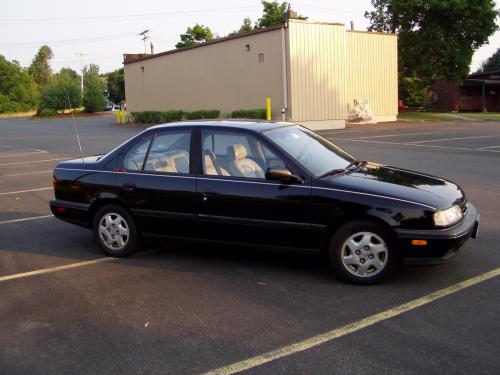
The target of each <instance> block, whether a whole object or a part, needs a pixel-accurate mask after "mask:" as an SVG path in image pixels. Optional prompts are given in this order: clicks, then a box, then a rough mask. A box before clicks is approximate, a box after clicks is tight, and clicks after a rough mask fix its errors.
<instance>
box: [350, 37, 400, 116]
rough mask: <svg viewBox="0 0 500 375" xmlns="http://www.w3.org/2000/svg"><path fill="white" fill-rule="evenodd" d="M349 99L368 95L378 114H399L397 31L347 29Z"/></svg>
mask: <svg viewBox="0 0 500 375" xmlns="http://www.w3.org/2000/svg"><path fill="white" fill-rule="evenodd" d="M347 77H348V80H347V82H348V84H347V102H348V104H349V105H351V106H352V105H353V101H354V99H361V100H363V99H367V100H368V102H369V103H370V107H371V108H372V110H373V112H374V114H375V116H378V117H387V116H396V115H397V114H398V44H397V37H396V36H394V35H384V34H378V33H366V32H350V31H348V32H347Z"/></svg>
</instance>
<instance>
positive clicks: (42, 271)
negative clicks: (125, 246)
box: [0, 257, 118, 282]
mask: <svg viewBox="0 0 500 375" xmlns="http://www.w3.org/2000/svg"><path fill="white" fill-rule="evenodd" d="M117 259H118V258H111V257H106V258H98V259H94V260H87V261H84V262H78V263H70V264H65V265H64V266H57V267H50V268H42V269H39V270H35V271H29V272H22V273H16V274H13V275H8V276H1V277H0V282H3V281H8V280H14V279H20V278H23V277H29V276H35V275H42V274H45V273H51V272H57V271H63V270H68V269H71V268H78V267H84V266H91V265H93V264H99V263H104V262H112V261H114V260H117Z"/></svg>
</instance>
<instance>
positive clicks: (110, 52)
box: [0, 0, 500, 73]
mask: <svg viewBox="0 0 500 375" xmlns="http://www.w3.org/2000/svg"><path fill="white" fill-rule="evenodd" d="M290 3H291V4H292V8H293V9H294V10H296V11H297V12H298V13H300V14H303V15H305V16H308V17H309V19H310V20H317V21H330V22H341V23H345V24H346V25H349V22H350V21H354V25H355V28H356V29H358V30H366V27H367V26H368V22H367V20H366V19H365V17H364V12H365V11H366V10H371V9H372V6H371V3H370V0H349V1H346V0H341V1H339V0H307V1H305V0H303V1H290ZM499 3H500V0H498V1H497V5H498V4H499ZM261 14H262V6H261V4H260V1H259V0H211V1H206V0H204V1H203V0H190V1H186V2H183V1H169V0H139V1H138V0H121V1H119V2H110V1H102V0H101V1H97V0H86V1H78V2H77V1H74V0H15V1H12V0H8V1H3V4H2V13H0V55H3V56H5V57H6V58H7V59H8V60H17V61H19V63H20V64H21V65H22V66H28V65H29V64H30V63H31V60H32V59H33V57H34V55H35V54H36V52H37V50H38V48H39V47H40V46H41V45H43V44H47V45H49V46H50V47H51V48H52V50H53V52H54V58H53V60H52V63H51V66H52V68H53V70H54V71H55V72H57V71H59V70H60V69H61V68H62V67H70V68H72V69H75V70H77V71H79V70H80V62H81V56H80V54H83V56H82V57H83V64H84V65H86V64H89V63H96V64H98V65H99V66H100V71H101V72H102V73H104V72H108V71H112V70H114V69H117V68H120V67H121V66H122V55H123V53H142V52H144V43H143V42H142V40H141V37H140V36H138V35H137V34H139V33H140V32H142V31H143V30H145V29H149V30H150V36H151V41H152V42H153V44H154V51H155V53H157V52H162V51H166V50H170V49H173V48H175V44H176V43H177V41H178V40H179V34H181V33H183V32H185V30H186V28H187V27H188V26H192V25H194V24H195V23H200V24H203V25H206V26H209V27H210V28H211V30H212V31H213V32H214V33H216V34H218V35H220V36H224V35H226V34H228V33H229V32H231V31H233V30H237V29H239V27H240V25H241V23H242V21H243V18H245V17H250V18H251V19H252V21H253V22H255V21H256V20H257V19H258V18H259V16H260V15H261ZM499 47H500V31H498V32H496V33H495V34H494V35H493V36H492V37H490V40H489V44H487V45H485V46H483V47H481V48H480V49H479V50H477V51H476V53H475V54H474V57H473V60H472V66H471V71H475V70H476V69H477V68H478V67H479V65H480V64H481V62H482V61H484V60H485V59H487V58H488V57H489V56H491V55H492V54H493V53H494V52H495V51H496V49H497V48H499Z"/></svg>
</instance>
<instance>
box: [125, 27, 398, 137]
mask: <svg viewBox="0 0 500 375" xmlns="http://www.w3.org/2000/svg"><path fill="white" fill-rule="evenodd" d="M124 64H125V94H126V98H127V109H128V111H129V112H135V111H144V110H174V109H181V110H184V111H192V110H198V109H219V110H220V111H221V113H223V114H226V113H230V112H232V111H233V110H236V109H253V108H264V107H265V100H266V97H271V102H272V117H273V119H275V120H286V121H292V122H297V123H301V124H304V125H306V126H308V127H310V128H312V129H328V128H339V127H344V126H345V119H346V116H347V113H348V110H349V108H350V107H352V105H353V102H354V99H361V100H364V99H366V100H368V102H369V104H370V106H371V108H372V110H373V112H374V115H375V118H376V120H377V121H393V120H396V116H397V112H398V103H397V102H398V87H397V86H398V82H397V75H398V74H397V37H396V36H395V35H393V34H381V33H372V32H364V31H353V30H347V29H346V27H345V26H344V25H342V24H336V23H324V22H311V21H301V20H296V19H290V20H288V21H287V22H286V23H284V24H280V25H276V26H272V27H269V28H267V29H263V30H256V31H252V32H250V33H244V34H238V35H235V36H232V37H227V38H220V39H216V40H213V41H210V42H207V43H202V44H198V45H195V46H193V47H187V48H183V49H177V50H173V51H167V52H163V53H158V54H154V55H130V54H126V55H124Z"/></svg>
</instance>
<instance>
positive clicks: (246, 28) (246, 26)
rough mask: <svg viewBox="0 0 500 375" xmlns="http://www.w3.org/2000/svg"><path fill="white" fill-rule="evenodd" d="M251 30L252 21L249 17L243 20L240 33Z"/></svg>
mask: <svg viewBox="0 0 500 375" xmlns="http://www.w3.org/2000/svg"><path fill="white" fill-rule="evenodd" d="M252 30H253V25H252V20H251V19H250V18H249V17H245V18H244V19H243V24H242V25H241V27H240V30H239V32H240V33H248V32H250V31H252Z"/></svg>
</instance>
